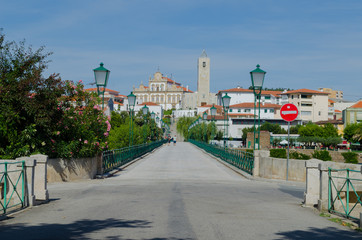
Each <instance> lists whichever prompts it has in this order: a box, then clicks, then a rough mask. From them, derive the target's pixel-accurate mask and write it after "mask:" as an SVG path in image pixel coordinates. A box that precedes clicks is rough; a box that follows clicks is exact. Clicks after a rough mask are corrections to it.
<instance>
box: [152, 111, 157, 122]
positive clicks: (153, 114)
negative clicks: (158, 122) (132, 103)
mask: <svg viewBox="0 0 362 240" xmlns="http://www.w3.org/2000/svg"><path fill="white" fill-rule="evenodd" d="M155 116H156V113H154V112H151V118H152V119H153V120H155Z"/></svg>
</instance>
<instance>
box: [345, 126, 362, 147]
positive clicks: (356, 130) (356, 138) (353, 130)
mask: <svg viewBox="0 0 362 240" xmlns="http://www.w3.org/2000/svg"><path fill="white" fill-rule="evenodd" d="M361 133H362V123H353V124H348V125H347V126H346V127H345V128H344V134H343V137H344V138H345V139H346V140H347V141H349V142H359V143H361V144H362V137H361Z"/></svg>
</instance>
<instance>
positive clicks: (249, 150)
mask: <svg viewBox="0 0 362 240" xmlns="http://www.w3.org/2000/svg"><path fill="white" fill-rule="evenodd" d="M245 152H247V153H252V154H254V149H245Z"/></svg>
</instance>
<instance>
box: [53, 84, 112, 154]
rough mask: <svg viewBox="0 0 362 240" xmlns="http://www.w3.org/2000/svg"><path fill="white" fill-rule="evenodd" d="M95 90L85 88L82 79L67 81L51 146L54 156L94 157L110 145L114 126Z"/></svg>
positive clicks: (59, 104) (58, 108) (58, 107)
mask: <svg viewBox="0 0 362 240" xmlns="http://www.w3.org/2000/svg"><path fill="white" fill-rule="evenodd" d="M98 104H99V98H98V97H97V95H96V94H95V93H89V92H86V91H84V86H83V84H82V81H79V82H78V83H76V84H74V83H73V82H71V81H66V82H65V94H64V95H63V96H62V97H61V98H60V99H59V103H58V106H57V110H58V111H60V112H61V113H62V118H60V119H59V121H58V122H57V124H56V126H55V128H54V129H53V132H52V136H51V138H50V140H49V143H48V147H47V154H48V155H49V156H50V157H61V158H79V157H92V156H94V155H95V154H96V153H98V152H100V151H102V150H105V149H107V148H108V144H107V142H106V139H107V137H108V134H109V131H110V130H111V125H110V123H109V120H108V119H107V117H106V116H104V115H103V113H102V110H101V108H100V107H99V105H98Z"/></svg>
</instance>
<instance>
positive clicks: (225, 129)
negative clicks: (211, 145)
mask: <svg viewBox="0 0 362 240" xmlns="http://www.w3.org/2000/svg"><path fill="white" fill-rule="evenodd" d="M226 114H227V113H226V108H224V149H225V148H226V139H225V135H226Z"/></svg>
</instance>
